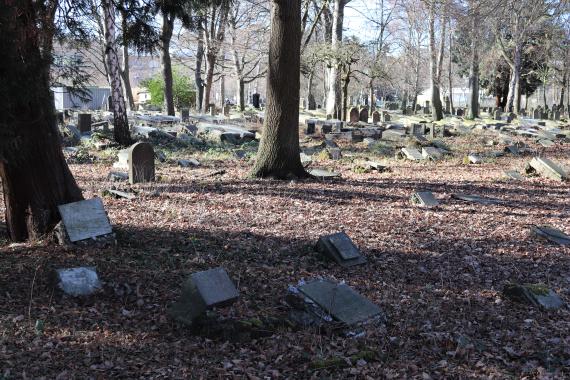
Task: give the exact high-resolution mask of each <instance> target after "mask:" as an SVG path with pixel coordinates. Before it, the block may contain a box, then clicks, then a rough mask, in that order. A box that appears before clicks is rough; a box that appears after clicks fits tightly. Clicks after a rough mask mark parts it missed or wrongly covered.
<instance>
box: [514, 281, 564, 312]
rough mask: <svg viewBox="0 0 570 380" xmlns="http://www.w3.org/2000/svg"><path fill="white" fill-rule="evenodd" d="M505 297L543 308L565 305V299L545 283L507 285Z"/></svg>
mask: <svg viewBox="0 0 570 380" xmlns="http://www.w3.org/2000/svg"><path fill="white" fill-rule="evenodd" d="M503 294H504V295H505V297H507V298H509V299H511V300H513V301H515V302H520V303H526V304H529V305H532V306H535V307H538V308H540V309H542V310H557V309H560V308H561V307H562V306H564V301H562V299H561V298H560V296H558V294H556V293H555V292H554V291H553V290H551V289H548V287H546V285H543V284H525V285H519V284H513V283H509V284H507V285H505V287H504V289H503Z"/></svg>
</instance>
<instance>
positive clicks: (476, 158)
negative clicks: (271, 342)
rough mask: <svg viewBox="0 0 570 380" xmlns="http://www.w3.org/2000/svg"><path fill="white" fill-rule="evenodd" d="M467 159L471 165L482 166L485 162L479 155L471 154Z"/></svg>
mask: <svg viewBox="0 0 570 380" xmlns="http://www.w3.org/2000/svg"><path fill="white" fill-rule="evenodd" d="M467 159H468V160H469V163H471V164H480V163H481V162H483V159H482V158H481V156H479V155H477V154H470V155H468V156H467Z"/></svg>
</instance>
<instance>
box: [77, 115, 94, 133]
mask: <svg viewBox="0 0 570 380" xmlns="http://www.w3.org/2000/svg"><path fill="white" fill-rule="evenodd" d="M77 128H78V129H79V132H81V133H85V132H91V114H90V113H80V114H79V115H77Z"/></svg>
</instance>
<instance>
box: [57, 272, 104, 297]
mask: <svg viewBox="0 0 570 380" xmlns="http://www.w3.org/2000/svg"><path fill="white" fill-rule="evenodd" d="M56 276H57V287H58V288H59V289H61V290H62V291H63V292H64V293H65V294H67V295H70V296H73V297H79V296H89V295H91V294H93V293H95V292H96V291H97V290H99V289H101V282H100V281H99V277H98V276H97V272H96V271H95V268H92V267H79V268H69V269H57V270H56Z"/></svg>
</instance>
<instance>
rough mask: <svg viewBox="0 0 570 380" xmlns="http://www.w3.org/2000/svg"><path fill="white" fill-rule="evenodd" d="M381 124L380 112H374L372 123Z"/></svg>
mask: <svg viewBox="0 0 570 380" xmlns="http://www.w3.org/2000/svg"><path fill="white" fill-rule="evenodd" d="M378 122H380V112H378V111H374V112H372V123H374V124H376V123H378Z"/></svg>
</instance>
